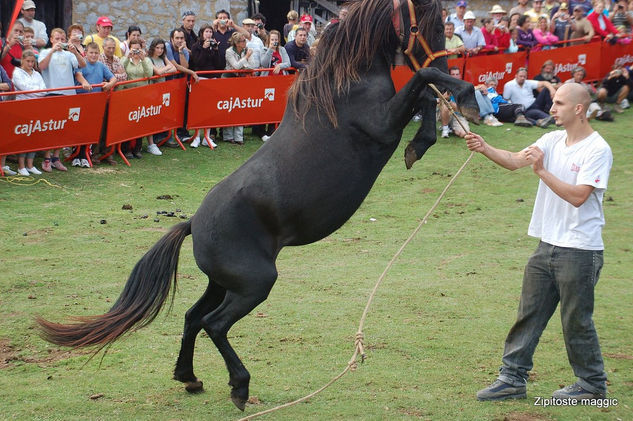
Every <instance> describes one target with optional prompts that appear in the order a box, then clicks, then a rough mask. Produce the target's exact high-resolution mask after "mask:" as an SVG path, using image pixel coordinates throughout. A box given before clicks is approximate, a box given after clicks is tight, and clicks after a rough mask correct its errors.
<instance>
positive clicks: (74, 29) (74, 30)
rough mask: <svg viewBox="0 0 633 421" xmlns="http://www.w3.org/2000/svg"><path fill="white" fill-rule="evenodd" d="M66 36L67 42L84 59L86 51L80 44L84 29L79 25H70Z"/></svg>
mask: <svg viewBox="0 0 633 421" xmlns="http://www.w3.org/2000/svg"><path fill="white" fill-rule="evenodd" d="M66 34H67V36H68V42H69V43H70V44H73V45H74V46H75V48H76V49H77V51H78V52H79V54H81V55H82V56H83V57H86V49H85V48H84V45H83V44H82V43H81V42H82V41H83V39H84V27H83V26H81V25H79V24H73V25H70V26H69V27H68V30H67V31H66Z"/></svg>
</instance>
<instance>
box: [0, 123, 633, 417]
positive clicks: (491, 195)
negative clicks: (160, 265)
mask: <svg viewBox="0 0 633 421" xmlns="http://www.w3.org/2000/svg"><path fill="white" fill-rule="evenodd" d="M632 116H633V111H630V110H628V111H627V112H626V113H625V114H623V115H621V116H617V121H616V122H615V123H602V122H596V123H595V124H594V128H595V129H597V130H598V131H600V133H601V134H602V135H603V136H604V137H605V138H606V139H607V141H608V142H609V143H610V145H611V147H612V149H613V153H614V158H615V162H614V167H613V170H612V172H611V178H610V182H609V190H608V192H607V194H606V195H605V197H606V201H605V213H606V218H607V225H606V227H605V230H604V239H605V243H606V251H605V265H604V269H603V271H602V274H601V279H600V282H599V284H598V285H597V288H596V310H595V314H594V320H595V323H596V326H597V330H598V334H599V336H600V340H601V346H602V351H603V354H604V357H605V364H606V370H607V373H608V377H609V397H611V398H614V399H617V405H613V406H611V407H609V408H596V407H590V406H585V407H548V408H543V407H542V406H538V405H535V399H536V398H538V397H548V396H550V394H551V392H552V391H553V390H555V389H558V388H559V387H561V385H566V384H570V383H573V382H574V381H575V379H574V377H573V373H572V371H571V369H570V367H569V364H568V362H567V357H566V353H565V346H564V343H563V338H562V334H561V326H560V321H559V315H558V313H556V314H555V315H554V317H553V318H552V320H551V322H550V325H549V326H548V328H547V329H546V331H545V333H544V335H543V337H542V339H541V342H540V344H539V347H538V348H537V352H536V355H535V367H534V370H533V371H532V374H531V379H530V382H529V384H528V399H527V400H521V401H513V402H498V403H482V402H477V401H476V399H475V392H476V391H477V390H478V389H480V388H482V387H484V386H485V385H487V384H488V383H490V382H491V381H492V380H493V379H494V378H495V376H496V372H497V369H498V367H499V365H500V359H501V353H502V350H503V341H504V339H505V335H506V334H507V331H508V329H509V328H510V326H511V324H512V322H513V320H514V318H515V316H516V308H517V303H518V298H519V292H520V287H521V278H522V273H523V266H524V264H525V262H526V261H527V258H528V257H529V255H530V254H531V252H532V251H533V250H534V248H535V247H536V244H537V240H535V239H533V238H530V237H528V236H527V235H526V231H527V225H528V222H529V218H530V214H531V209H532V204H533V199H534V194H535V192H536V187H537V178H536V176H535V175H534V174H533V173H532V171H531V170H530V169H529V168H525V169H523V170H520V171H517V172H512V173H510V172H507V171H505V170H503V169H500V168H499V167H496V166H495V165H494V164H492V163H491V162H489V161H487V160H486V159H484V158H483V157H481V156H476V157H474V158H473V160H472V161H471V163H470V164H469V166H468V167H467V168H466V169H465V171H464V173H463V174H462V176H461V177H460V178H459V179H458V180H457V181H456V182H455V184H454V186H453V188H452V189H451V190H450V191H449V192H448V195H447V196H446V198H445V199H444V200H443V202H442V203H441V204H440V206H439V207H438V209H437V210H436V211H435V212H434V214H433V216H432V217H431V218H430V220H429V222H428V224H426V225H425V226H424V227H423V228H422V230H421V231H420V233H419V234H418V236H417V237H416V238H415V239H414V240H413V241H412V243H411V244H410V245H409V246H408V247H407V248H406V249H405V251H404V253H403V255H402V256H401V258H400V259H398V261H397V262H396V264H395V265H394V267H393V268H392V270H391V271H390V272H389V274H388V275H387V277H386V279H385V281H384V282H383V285H382V287H381V289H380V290H379V291H378V294H377V297H376V300H375V302H374V304H373V306H372V307H371V309H370V312H369V316H368V318H367V321H366V325H365V331H364V333H365V346H366V352H367V356H368V359H367V360H366V361H365V363H364V364H362V365H359V368H358V370H357V371H355V372H353V373H350V374H348V375H347V376H345V377H344V378H343V379H341V380H340V381H339V382H337V383H335V384H334V385H333V386H331V387H330V388H329V389H327V390H326V391H325V392H323V393H322V394H321V395H319V396H317V397H316V398H314V399H312V400H311V401H309V402H308V403H303V404H299V405H297V406H294V407H292V408H290V409H286V410H284V411H281V412H277V413H275V414H273V415H270V416H267V417H266V419H275V420H302V419H315V420H332V419H335V420H352V419H354V420H356V419H362V420H383V419H389V420H391V419H396V420H397V419H403V420H404V419H428V420H457V419H460V420H574V421H578V420H632V419H633V409H632V406H633V288H631V273H632V272H633V262H632V247H633V246H632V244H633V185H632V180H633V163H632V160H631V156H633V119H632V118H631V117H632ZM415 129H416V126H415V125H414V124H411V125H409V126H408V128H407V130H406V131H405V135H404V139H409V138H410V137H411V136H412V135H413V133H414V130H415ZM475 131H476V132H479V133H481V134H482V135H484V136H485V137H486V138H487V139H488V141H489V142H490V143H492V144H493V145H495V146H498V147H502V148H506V149H510V150H518V149H520V148H522V147H524V146H526V145H527V144H529V143H530V142H531V141H533V140H535V139H536V137H537V136H539V135H540V134H541V133H543V130H542V129H538V128H532V129H519V128H516V127H514V126H511V125H508V124H506V125H504V126H503V127H500V128H489V127H478V128H476V129H475ZM405 145H406V142H402V144H401V145H400V147H399V149H398V150H397V151H396V153H395V154H394V157H393V158H392V159H391V160H390V162H389V163H388V164H387V166H386V167H385V170H384V171H383V173H382V174H381V176H380V177H379V178H378V180H377V182H376V184H375V187H374V189H373V190H372V192H371V193H370V195H369V196H368V197H367V199H366V200H365V202H364V203H363V205H362V206H361V208H360V209H359V210H358V211H357V212H356V214H355V215H354V216H353V217H352V218H351V219H350V221H349V222H347V223H346V224H345V225H344V226H343V227H342V228H341V229H340V230H339V231H337V232H336V233H334V234H332V235H331V236H329V237H328V238H326V239H324V240H322V241H320V242H318V243H315V244H312V245H309V246H305V247H298V248H287V249H284V250H283V251H282V253H281V255H280V257H279V260H278V269H279V279H278V281H277V284H276V285H275V288H273V291H272V293H271V295H270V297H269V299H268V300H267V301H266V302H265V303H263V304H262V305H260V306H259V307H258V308H257V309H256V310H255V311H254V312H253V313H252V314H250V315H249V316H247V317H245V318H244V319H243V320H242V321H240V322H239V323H238V324H236V325H235V327H234V328H233V329H232V330H231V332H230V339H231V341H232V343H233V345H234V347H235V349H236V351H237V352H238V353H239V355H240V357H241V358H242V359H243V361H244V363H245V365H246V367H247V368H248V369H249V371H250V372H251V375H252V380H251V396H253V397H255V398H254V399H253V403H252V404H250V405H248V406H247V408H246V411H245V413H244V415H249V414H253V413H255V412H258V411H260V410H264V409H267V408H271V407H273V406H276V405H279V404H282V403H285V402H288V401H291V400H294V399H297V398H299V397H301V396H304V395H306V394H308V393H310V392H312V391H313V390H315V389H317V388H319V387H320V386H322V385H323V384H325V383H326V382H327V381H329V380H330V379H331V378H332V377H333V376H335V375H336V374H338V373H339V372H340V371H341V370H342V369H343V368H344V367H345V365H346V364H347V362H348V360H349V358H350V356H351V355H352V352H353V338H354V334H355V332H356V329H357V326H358V321H359V318H360V316H361V313H362V310H363V308H364V306H365V303H366V301H367V298H368V296H369V293H370V291H371V289H372V288H373V286H374V284H375V282H376V280H377V278H378V276H379V275H380V273H381V272H382V271H383V269H384V267H385V265H386V264H387V263H388V261H389V260H390V259H391V257H392V256H393V255H394V253H395V252H396V251H397V250H398V248H399V247H400V245H401V244H402V243H403V241H404V240H405V239H406V238H407V237H408V236H409V234H410V233H411V231H412V230H413V229H414V228H415V227H416V225H417V224H418V222H419V220H420V219H421V218H422V216H423V215H424V214H425V213H426V212H427V210H428V209H429V208H430V206H431V205H432V204H433V202H434V201H435V200H436V198H437V196H438V194H439V193H440V192H441V191H442V189H443V188H444V186H445V185H446V183H447V182H448V181H449V179H450V177H451V176H452V175H453V174H454V173H455V171H457V169H458V168H459V166H460V165H461V164H462V163H463V162H464V160H465V159H466V158H467V157H468V155H469V152H468V150H467V149H466V148H465V146H464V145H463V142H462V141H461V140H459V139H457V138H454V137H452V138H450V139H448V140H446V139H441V140H439V141H438V144H437V145H435V146H434V147H433V148H432V149H431V150H430V151H429V152H428V153H427V155H426V156H425V157H424V159H423V160H422V161H420V162H418V163H416V164H415V166H414V167H413V169H412V170H410V171H406V170H405V169H404V163H403V159H402V155H403V149H404V146H405ZM260 146H261V142H260V141H259V140H257V139H254V138H247V143H246V146H244V147H237V146H234V145H228V144H221V145H220V147H219V148H218V149H217V150H215V151H210V150H208V149H207V148H198V149H195V150H193V149H188V150H187V151H186V152H183V151H180V150H172V149H168V150H165V153H164V155H163V156H162V157H153V156H150V155H149V154H145V155H144V158H143V159H142V160H140V161H139V160H134V161H133V166H132V167H131V168H127V167H124V166H122V165H119V166H117V167H114V168H112V167H109V166H101V167H98V168H95V169H93V170H82V169H71V170H69V171H68V173H64V174H62V173H58V172H56V173H53V174H51V175H50V176H48V178H47V180H48V181H50V183H52V185H53V186H49V185H47V184H44V183H38V184H36V185H20V184H19V183H17V184H16V183H7V182H6V179H0V209H1V211H0V214H1V216H0V233H1V238H2V244H1V245H0V273H1V274H2V277H1V278H0V408H1V409H0V419H18V420H23V419H58V420H68V419H72V420H113V419H122V420H127V419H138V420H157V419H159V420H193V419H209V420H231V419H237V418H239V417H240V416H242V415H243V414H241V413H240V412H239V411H238V410H237V409H235V407H234V406H233V404H232V403H231V401H230V399H229V388H228V386H227V384H226V383H227V381H228V375H227V372H226V369H225V367H224V363H223V361H222V359H221V357H220V356H219V354H218V352H217V351H216V349H215V347H214V346H213V344H212V343H211V341H210V340H209V339H208V338H206V336H205V335H201V336H200V337H199V340H198V342H197V344H196V357H195V361H194V364H195V368H196V374H197V375H198V377H200V379H201V380H203V381H204V384H205V392H204V393H203V394H200V395H188V394H187V393H186V392H185V391H184V389H183V387H182V385H181V384H180V383H177V382H175V381H173V380H171V375H172V370H173V366H174V363H175V360H176V356H177V353H178V350H179V347H180V334H181V331H182V325H183V316H184V313H185V311H186V310H187V309H188V308H189V307H190V306H191V305H192V304H193V303H194V302H195V301H196V300H197V299H198V297H199V296H200V295H201V294H202V292H203V291H204V289H205V287H206V282H205V279H206V278H205V276H204V275H203V274H202V273H201V272H200V271H199V270H198V268H197V267H196V265H195V262H194V260H193V257H192V250H191V249H192V247H191V237H189V238H188V239H187V240H186V241H185V243H184V245H183V247H182V251H181V255H180V256H181V260H180V266H179V275H180V276H179V288H178V291H177V294H176V297H175V302H174V307H173V310H172V311H171V313H166V312H163V313H162V314H161V315H160V316H159V317H158V318H157V319H156V320H155V321H154V323H153V324H151V325H150V326H149V327H147V328H144V329H142V330H140V331H137V332H134V333H133V334H130V335H127V336H126V337H125V338H122V339H121V340H120V341H118V342H117V343H115V344H114V345H113V346H112V347H110V348H109V349H108V351H107V354H106V355H105V357H104V358H101V357H102V355H99V356H97V357H96V358H94V359H92V360H90V361H89V357H90V354H89V353H88V352H86V351H80V352H77V351H73V352H68V351H67V350H64V349H59V348H58V347H55V346H52V345H49V344H47V343H46V342H44V341H42V340H41V339H40V338H39V336H38V333H37V330H36V329H35V328H34V322H33V319H34V317H35V316H36V315H42V316H44V317H45V318H47V319H52V320H55V321H61V320H65V319H66V318H67V317H68V316H71V315H89V314H100V313H102V312H105V311H107V310H108V309H109V308H110V306H111V305H112V303H113V302H114V301H115V300H116V298H117V297H118V294H119V293H120V291H121V290H122V287H123V284H124V282H125V280H126V279H127V276H128V275H129V272H130V270H131V269H132V267H133V265H134V264H135V263H136V261H137V260H138V259H139V258H140V257H141V256H142V255H143V253H144V252H145V251H146V250H147V249H149V247H151V245H153V244H154V243H155V242H156V241H157V240H158V239H159V238H160V236H161V235H162V234H163V233H164V232H166V230H167V229H168V228H169V227H170V226H172V225H173V224H174V223H176V222H177V221H178V219H177V218H169V217H165V216H163V215H159V216H157V214H156V213H157V212H160V211H170V212H175V215H176V216H178V215H186V216H190V215H192V214H193V213H194V212H195V211H196V209H197V207H198V205H199V203H200V202H201V200H202V198H203V197H204V195H205V194H206V192H207V191H208V190H209V189H210V188H211V187H212V186H213V185H214V184H216V183H217V182H218V181H220V180H221V179H222V178H224V177H225V176H226V175H228V174H229V173H231V172H232V171H233V170H234V169H235V168H237V167H238V166H239V165H240V164H241V163H242V162H244V161H245V160H246V159H247V158H248V157H249V156H250V155H251V154H252V153H253V152H254V151H255V150H256V149H257V148H258V147H260ZM315 176H323V177H325V176H327V174H321V175H315ZM55 186H56V187H55ZM164 195H169V196H171V200H162V199H157V197H159V196H164ZM124 205H131V207H132V209H122V208H123V206H124ZM155 219H158V221H155Z"/></svg>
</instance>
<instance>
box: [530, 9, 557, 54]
mask: <svg viewBox="0 0 633 421" xmlns="http://www.w3.org/2000/svg"><path fill="white" fill-rule="evenodd" d="M533 33H534V38H536V40H537V41H538V43H539V45H540V47H541V50H549V49H551V48H556V43H557V42H558V37H557V36H556V35H554V34H552V33H551V32H550V31H549V23H548V22H547V18H545V17H543V16H541V17H540V18H538V23H537V24H536V29H534V31H533Z"/></svg>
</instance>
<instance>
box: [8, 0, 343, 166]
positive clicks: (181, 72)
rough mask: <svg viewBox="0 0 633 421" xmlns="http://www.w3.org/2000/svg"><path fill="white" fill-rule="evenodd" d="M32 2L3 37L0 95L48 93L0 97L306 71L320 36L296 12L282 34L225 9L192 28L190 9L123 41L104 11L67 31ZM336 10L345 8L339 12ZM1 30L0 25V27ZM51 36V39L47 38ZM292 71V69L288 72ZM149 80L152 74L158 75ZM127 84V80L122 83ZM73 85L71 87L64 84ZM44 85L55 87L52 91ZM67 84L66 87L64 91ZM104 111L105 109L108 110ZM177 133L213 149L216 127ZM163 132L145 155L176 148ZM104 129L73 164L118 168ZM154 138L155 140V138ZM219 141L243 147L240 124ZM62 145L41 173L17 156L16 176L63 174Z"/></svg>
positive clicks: (259, 130)
mask: <svg viewBox="0 0 633 421" xmlns="http://www.w3.org/2000/svg"><path fill="white" fill-rule="evenodd" d="M35 11H36V4H35V2H34V1H32V0H26V1H24V3H23V5H22V10H21V17H20V19H18V20H17V21H16V22H15V23H14V24H13V26H12V28H11V29H10V32H9V33H7V34H6V37H2V40H1V46H0V47H1V56H0V78H1V79H0V92H15V91H31V90H46V91H45V92H34V93H26V94H17V95H5V96H0V100H3V101H5V100H20V99H26V98H36V97H42V96H48V95H75V94H82V93H86V92H94V91H101V90H103V91H108V90H111V89H130V88H134V87H137V86H142V85H146V84H148V83H158V82H162V81H165V80H166V79H171V78H177V77H183V76H187V77H190V78H191V79H192V82H193V83H196V82H198V81H199V80H200V78H215V77H244V76H246V73H239V72H238V73H236V72H227V73H219V72H214V73H210V72H209V71H221V70H244V69H248V70H251V71H254V70H256V69H271V70H266V71H261V72H260V73H259V74H258V73H257V72H255V73H251V74H252V75H255V76H269V75H278V74H287V73H288V71H289V69H291V68H294V69H296V70H297V71H301V69H303V68H305V67H306V66H307V65H308V64H309V62H310V59H311V56H312V54H313V52H314V51H311V49H310V46H316V43H317V39H318V34H317V30H316V28H315V27H314V25H313V23H314V21H313V18H312V16H310V15H307V14H304V15H302V16H299V14H298V13H297V12H296V11H290V12H289V13H288V15H287V18H288V24H287V25H285V27H284V30H283V35H282V33H281V32H279V31H276V30H272V31H270V32H269V31H268V30H267V28H266V17H265V16H263V15H261V14H259V13H258V14H255V15H253V16H251V17H250V18H246V19H243V20H242V22H241V24H238V23H237V22H234V21H233V20H232V19H231V15H230V13H229V12H228V11H226V10H218V11H217V12H216V13H215V19H214V20H213V21H212V22H208V23H203V24H202V25H201V26H200V28H199V29H198V30H197V31H196V29H195V27H196V21H197V16H196V13H195V12H193V11H185V12H184V13H183V14H182V15H181V19H182V20H181V23H180V24H179V25H175V27H174V29H173V30H171V32H170V34H169V39H166V40H164V39H161V38H160V37H155V38H153V39H152V40H151V41H149V40H147V41H146V39H145V37H144V35H143V33H142V31H141V28H140V27H139V26H137V25H132V26H130V27H129V28H128V30H127V31H126V33H125V39H124V40H123V41H121V40H119V39H117V38H116V37H115V36H114V35H112V32H113V28H114V22H113V21H112V20H111V19H110V18H109V17H108V16H101V17H99V18H98V19H97V21H96V25H95V32H94V33H87V32H86V29H87V28H84V27H83V26H82V25H78V24H73V25H71V26H70V27H69V28H68V29H67V30H63V29H61V28H54V29H52V30H50V32H49V31H48V30H47V28H46V25H45V24H44V23H43V22H40V21H38V20H36V19H35ZM341 12H342V15H344V13H345V8H343V9H341ZM0 30H1V28H0ZM49 35H50V38H49ZM293 71H294V70H293ZM163 75H165V76H164V77H156V78H153V79H149V80H148V78H150V77H153V76H163ZM121 82H125V83H121ZM70 87H75V89H68V88H70ZM50 88H60V90H59V91H50V90H49V89H50ZM64 88H65V89H64ZM106 112H107V110H106ZM274 128H275V127H274V126H273V125H269V126H266V125H262V126H255V127H253V133H254V134H257V135H259V136H260V137H261V138H262V140H263V141H267V140H268V139H269V138H270V135H271V134H272V132H273V131H274ZM177 133H178V135H179V136H180V137H181V138H182V139H183V140H184V141H186V142H189V141H190V146H191V147H193V148H196V147H198V146H200V145H203V146H207V145H208V142H207V140H209V141H210V142H211V146H213V147H217V143H216V141H218V140H219V139H220V135H219V133H218V131H217V130H216V129H215V128H210V127H209V128H206V129H204V136H203V139H202V140H201V138H200V136H199V135H198V131H196V132H195V135H193V136H192V135H191V134H190V132H189V131H187V130H186V128H180V129H179V130H178V132H177ZM169 135H170V134H169V133H157V134H154V135H153V136H148V137H147V148H146V150H147V152H148V153H150V154H152V155H156V156H160V155H162V152H161V151H160V149H159V147H158V143H159V141H160V142H161V143H164V144H165V145H166V146H168V147H178V144H177V143H176V142H175V141H174V139H172V138H171V137H170V138H169V139H166V138H167V137H169ZM104 138H105V133H102V140H101V142H100V143H99V144H98V145H91V146H81V147H77V148H74V150H72V151H67V155H68V156H70V158H69V160H70V161H71V164H72V166H75V167H85V168H89V167H91V166H92V163H99V162H100V159H95V160H90V159H89V158H90V156H91V155H92V154H94V155H99V156H100V157H101V159H102V160H103V161H104V162H107V163H109V164H111V165H116V161H115V160H114V158H113V154H112V150H106V148H105V142H104ZM142 140H143V139H136V140H132V141H129V142H126V143H125V144H123V145H122V151H123V153H124V154H125V156H126V158H128V159H131V158H141V157H142V154H141V149H142V146H141V145H142ZM155 140H156V142H155ZM222 140H223V141H225V142H230V143H234V144H238V145H239V144H243V142H244V135H243V127H228V128H225V129H224V130H223V131H222ZM61 152H62V151H61V150H54V151H44V152H43V161H42V164H41V170H40V169H38V168H37V167H36V166H35V165H34V162H33V158H34V156H35V154H34V153H31V154H21V155H19V156H18V157H16V158H17V161H18V173H19V174H20V175H25V176H27V175H38V174H41V171H45V172H51V171H53V169H57V170H60V171H66V170H67V168H66V167H65V166H64V165H63V163H62V159H63V158H61V159H60V153H61ZM0 158H1V162H0V164H1V166H2V169H3V171H4V173H5V175H16V172H15V171H13V170H12V169H11V168H10V167H9V166H8V165H7V164H6V157H5V156H2V157H0Z"/></svg>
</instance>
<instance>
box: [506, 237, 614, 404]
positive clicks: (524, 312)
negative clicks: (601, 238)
mask: <svg viewBox="0 0 633 421" xmlns="http://www.w3.org/2000/svg"><path fill="white" fill-rule="evenodd" d="M602 264H603V255H602V250H579V249H573V248H565V247H556V246H553V245H551V244H547V243H544V242H542V241H541V242H540V243H539V245H538V248H537V249H536V251H535V252H534V254H533V255H532V257H530V260H529V261H528V263H527V265H526V267H525V273H524V275H523V287H522V290H521V301H520V303H519V311H518V315H517V321H516V322H515V323H514V326H512V329H510V333H508V337H507V338H506V342H505V349H504V352H503V359H502V361H503V366H502V367H501V369H500V375H499V380H501V381H504V382H506V383H509V384H512V385H514V386H521V385H525V384H526V383H527V379H528V371H530V370H531V369H532V367H533V365H534V364H533V362H532V356H533V355H534V350H535V349H536V345H537V344H538V341H539V338H540V337H541V334H542V333H543V330H544V329H545V326H547V322H548V321H549V319H550V318H551V317H552V314H554V311H555V310H556V307H557V306H558V303H559V301H560V314H561V322H562V325H563V337H564V339H565V347H566V348H567V358H568V359H569V363H570V364H571V367H572V369H573V370H574V374H575V375H576V376H577V377H578V384H579V385H580V386H581V387H582V388H583V389H585V390H587V391H589V392H591V393H606V390H607V386H606V380H607V375H606V373H605V372H604V363H603V361H602V354H601V352H600V344H599V343H598V335H597V333H596V329H595V327H594V324H593V320H592V315H593V302H594V287H595V285H596V284H597V283H598V278H599V276H600V270H601V269H602Z"/></svg>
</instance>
